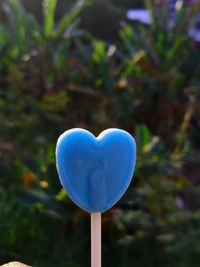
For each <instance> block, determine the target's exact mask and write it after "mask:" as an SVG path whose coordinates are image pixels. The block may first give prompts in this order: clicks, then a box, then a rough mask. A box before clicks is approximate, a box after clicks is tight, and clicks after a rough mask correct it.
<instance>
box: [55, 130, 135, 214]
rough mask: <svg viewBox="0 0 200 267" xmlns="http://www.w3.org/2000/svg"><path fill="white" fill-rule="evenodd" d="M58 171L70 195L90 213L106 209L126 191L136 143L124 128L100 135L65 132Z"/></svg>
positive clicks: (80, 131) (57, 157) (59, 150)
mask: <svg viewBox="0 0 200 267" xmlns="http://www.w3.org/2000/svg"><path fill="white" fill-rule="evenodd" d="M56 161H57V170H58V174H59V177H60V181H61V184H62V185H63V187H64V189H65V190H66V191H67V193H68V195H69V197H70V198H71V199H72V200H73V201H74V202H75V203H76V204H77V205H78V206H79V207H81V208H82V209H84V210H86V211H88V212H105V211H106V210H108V209H109V208H111V207H112V206H113V205H114V204H115V203H116V202H117V201H118V200H119V199H120V198H121V197H122V196H123V194H124V193H125V191H126V190H127V188H128V186H129V184H130V182H131V179H132V177H133V172H134V168H135V162H136V144H135V141H134V139H133V137H132V136H131V135H130V134H129V133H127V132H126V131H124V130H120V129H107V130H105V131H103V132H102V133H101V134H100V135H99V136H98V137H97V138H96V137H95V136H94V135H93V134H92V133H90V132H89V131H86V130H84V129H79V128H75V129H71V130H68V131H66V132H65V133H63V134H62V135H61V136H60V137H59V139H58V142H57V146H56Z"/></svg>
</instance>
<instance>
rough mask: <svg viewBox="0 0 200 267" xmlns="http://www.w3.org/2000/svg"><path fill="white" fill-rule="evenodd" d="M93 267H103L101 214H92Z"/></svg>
mask: <svg viewBox="0 0 200 267" xmlns="http://www.w3.org/2000/svg"><path fill="white" fill-rule="evenodd" d="M91 267H101V213H100V212H93V213H91Z"/></svg>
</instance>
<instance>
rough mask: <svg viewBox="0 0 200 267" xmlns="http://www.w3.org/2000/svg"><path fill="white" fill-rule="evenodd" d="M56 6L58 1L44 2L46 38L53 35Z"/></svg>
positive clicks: (48, 0) (47, 0) (46, 0)
mask: <svg viewBox="0 0 200 267" xmlns="http://www.w3.org/2000/svg"><path fill="white" fill-rule="evenodd" d="M56 4H57V0H44V11H43V12H44V34H45V36H46V37H50V36H52V35H53V30H54V17H55V9H56Z"/></svg>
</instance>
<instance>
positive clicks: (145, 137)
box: [136, 124, 151, 151]
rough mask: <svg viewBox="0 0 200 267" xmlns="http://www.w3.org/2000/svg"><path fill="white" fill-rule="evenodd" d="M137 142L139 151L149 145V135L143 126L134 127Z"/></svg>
mask: <svg viewBox="0 0 200 267" xmlns="http://www.w3.org/2000/svg"><path fill="white" fill-rule="evenodd" d="M136 136H137V141H138V142H139V146H138V147H139V148H140V149H141V151H143V150H144V148H145V147H146V146H147V145H148V144H149V143H150V141H151V134H150V132H149V129H148V128H147V126H146V125H145V124H140V125H138V126H137V127H136Z"/></svg>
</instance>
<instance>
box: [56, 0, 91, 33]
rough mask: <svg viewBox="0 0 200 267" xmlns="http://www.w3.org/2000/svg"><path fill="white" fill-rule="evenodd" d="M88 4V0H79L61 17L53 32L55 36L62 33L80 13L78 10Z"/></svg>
mask: <svg viewBox="0 0 200 267" xmlns="http://www.w3.org/2000/svg"><path fill="white" fill-rule="evenodd" d="M86 4H88V1H86V0H85V1H84V0H81V1H79V2H78V3H77V4H76V5H75V6H74V7H73V8H72V10H71V11H70V12H69V13H68V14H66V15H65V16H64V17H63V18H62V19H61V22H60V23H59V25H58V27H57V30H56V32H55V36H56V37H58V36H60V35H62V34H63V33H64V32H65V30H66V29H67V27H69V26H70V24H71V23H72V22H73V21H74V19H76V18H77V16H78V15H79V14H80V12H81V11H82V10H83V8H84V7H85V6H86Z"/></svg>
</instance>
